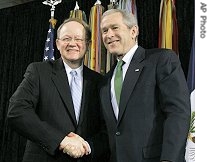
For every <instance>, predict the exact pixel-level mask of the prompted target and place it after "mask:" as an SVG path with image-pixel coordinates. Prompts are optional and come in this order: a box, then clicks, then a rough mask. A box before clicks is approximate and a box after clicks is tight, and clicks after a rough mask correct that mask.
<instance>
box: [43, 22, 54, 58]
mask: <svg viewBox="0 0 210 162" xmlns="http://www.w3.org/2000/svg"><path fill="white" fill-rule="evenodd" d="M53 43H54V28H53V25H52V22H50V25H49V30H48V33H47V39H46V42H45V48H44V57H43V61H47V60H55V57H54V45H53Z"/></svg>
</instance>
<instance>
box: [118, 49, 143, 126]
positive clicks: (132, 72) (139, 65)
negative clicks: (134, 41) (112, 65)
mask: <svg viewBox="0 0 210 162" xmlns="http://www.w3.org/2000/svg"><path fill="white" fill-rule="evenodd" d="M144 57H145V51H144V49H143V48H141V47H138V49H137V50H136V52H135V54H134V56H133V58H132V60H131V62H130V65H129V67H128V70H127V72H126V75H125V79H124V82H123V86H122V91H121V99H120V105H119V116H118V123H119V122H120V120H121V118H122V116H123V113H124V111H125V109H126V105H127V103H128V100H129V99H130V97H131V94H132V92H133V90H134V87H135V85H136V82H137V80H138V78H139V76H140V74H141V72H142V69H143V67H144V62H142V61H143V60H144Z"/></svg>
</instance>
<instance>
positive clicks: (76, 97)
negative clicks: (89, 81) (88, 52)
mask: <svg viewBox="0 0 210 162" xmlns="http://www.w3.org/2000/svg"><path fill="white" fill-rule="evenodd" d="M70 74H71V76H72V79H71V85H70V88H71V95H72V99H73V103H74V111H75V115H76V119H77V123H78V121H79V115H80V106H81V98H82V88H81V86H80V85H79V80H78V74H77V72H76V71H71V72H70Z"/></svg>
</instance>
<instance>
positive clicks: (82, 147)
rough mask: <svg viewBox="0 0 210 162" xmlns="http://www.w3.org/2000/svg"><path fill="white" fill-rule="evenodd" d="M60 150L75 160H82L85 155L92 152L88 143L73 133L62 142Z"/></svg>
mask: <svg viewBox="0 0 210 162" xmlns="http://www.w3.org/2000/svg"><path fill="white" fill-rule="evenodd" d="M59 149H60V150H62V151H63V153H66V154H68V155H70V156H71V157H73V158H80V157H82V156H83V155H89V154H90V152H91V150H90V146H89V144H88V143H87V141H85V140H84V139H83V138H82V137H80V136H79V135H77V134H75V133H73V132H71V133H69V134H68V135H67V136H66V137H65V138H64V139H63V140H62V142H61V143H60V147H59Z"/></svg>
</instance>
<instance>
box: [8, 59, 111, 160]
mask: <svg viewBox="0 0 210 162" xmlns="http://www.w3.org/2000/svg"><path fill="white" fill-rule="evenodd" d="M101 77H102V76H101V75H99V74H98V73H96V72H94V71H92V70H90V69H88V68H87V67H85V66H84V68H83V79H84V80H83V94H82V106H81V113H80V119H79V123H78V124H77V122H76V117H75V114H74V109H73V102H72V98H71V92H70V88H69V83H68V79H67V74H66V71H65V68H64V65H63V62H62V59H61V58H60V59H58V60H56V61H52V62H41V63H32V64H30V65H29V66H28V68H27V70H26V73H25V75H24V79H23V81H22V83H21V84H20V86H19V87H18V88H17V90H16V92H15V93H14V94H13V96H12V97H11V99H10V104H9V111H8V120H9V123H10V124H11V126H12V127H13V128H14V129H15V130H16V131H17V132H19V133H20V134H21V135H23V136H25V137H26V138H27V139H29V140H28V142H27V145H26V149H25V154H24V161H25V162H26V161H27V162H29V161H30V162H32V161H36V162H48V161H49V162H55V161H56V162H58V161H59V162H65V161H66V162H67V161H68V162H73V161H75V159H73V158H71V157H70V156H68V155H67V154H63V153H62V151H59V149H58V147H59V144H60V142H61V141H62V140H63V138H64V137H65V136H66V135H67V134H68V133H69V132H75V133H77V134H79V135H80V136H81V137H83V138H84V139H85V140H87V141H88V143H89V144H90V146H91V150H92V153H91V155H89V156H85V157H84V158H80V161H90V159H92V160H93V161H97V162H98V161H102V160H98V159H97V158H98V157H100V156H103V155H104V153H106V150H107V148H108V146H107V145H108V142H107V139H108V138H106V131H105V124H104V123H105V122H104V120H103V116H102V114H101V107H100V103H99V87H98V85H99V82H100V81H101ZM104 161H106V160H104Z"/></svg>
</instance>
